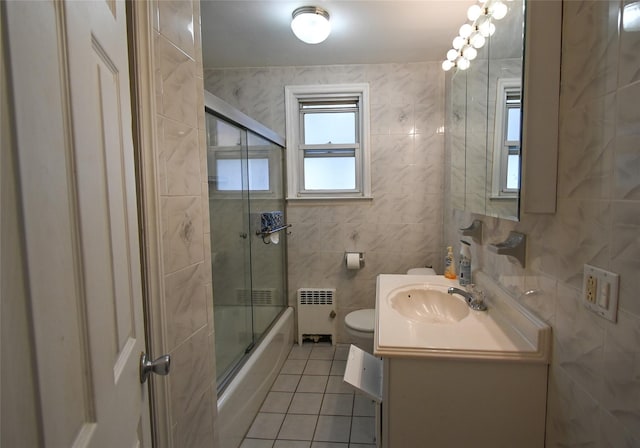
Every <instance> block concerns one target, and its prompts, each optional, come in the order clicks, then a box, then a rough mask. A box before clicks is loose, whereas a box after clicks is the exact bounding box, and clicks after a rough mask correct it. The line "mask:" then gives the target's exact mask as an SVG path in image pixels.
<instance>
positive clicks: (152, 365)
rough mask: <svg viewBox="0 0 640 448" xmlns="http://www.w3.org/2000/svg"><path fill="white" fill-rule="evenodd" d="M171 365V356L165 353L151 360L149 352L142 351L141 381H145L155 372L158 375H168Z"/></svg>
mask: <svg viewBox="0 0 640 448" xmlns="http://www.w3.org/2000/svg"><path fill="white" fill-rule="evenodd" d="M170 367H171V356H170V355H163V356H161V357H159V358H157V359H154V360H153V361H151V360H150V359H149V358H148V357H147V354H146V353H144V352H142V353H141V354H140V382H141V383H144V382H145V381H147V378H149V375H150V374H152V373H155V374H156V375H162V376H164V375H168V374H169V368H170Z"/></svg>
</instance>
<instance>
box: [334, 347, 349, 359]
mask: <svg viewBox="0 0 640 448" xmlns="http://www.w3.org/2000/svg"><path fill="white" fill-rule="evenodd" d="M348 357H349V344H338V345H336V352H335V353H334V355H333V359H337V360H339V361H346V360H347V358H348Z"/></svg>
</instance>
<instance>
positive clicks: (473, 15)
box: [442, 0, 640, 71]
mask: <svg viewBox="0 0 640 448" xmlns="http://www.w3.org/2000/svg"><path fill="white" fill-rule="evenodd" d="M478 3H480V4H477V5H472V6H471V7H470V8H469V10H468V11H467V18H468V19H469V20H470V21H471V23H465V24H464V25H462V26H461V27H460V32H459V35H458V36H456V38H455V39H453V43H452V46H453V49H452V50H449V51H448V52H447V59H446V61H444V62H443V63H442V69H443V70H445V71H449V70H451V69H452V68H454V67H457V68H458V69H459V70H466V69H468V68H469V66H470V65H471V62H470V61H472V60H473V59H475V58H476V57H477V56H478V49H479V48H482V46H484V44H485V40H486V38H487V37H489V36H492V35H493V33H495V32H496V26H495V25H494V24H493V20H500V19H502V18H504V17H505V16H506V15H507V12H509V7H508V6H507V5H506V4H504V3H503V0H478ZM636 3H640V2H636Z"/></svg>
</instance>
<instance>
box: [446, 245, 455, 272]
mask: <svg viewBox="0 0 640 448" xmlns="http://www.w3.org/2000/svg"><path fill="white" fill-rule="evenodd" d="M444 276H445V277H446V278H448V279H451V280H455V279H456V264H455V263H454V261H453V248H452V247H451V246H447V256H446V257H445V258H444Z"/></svg>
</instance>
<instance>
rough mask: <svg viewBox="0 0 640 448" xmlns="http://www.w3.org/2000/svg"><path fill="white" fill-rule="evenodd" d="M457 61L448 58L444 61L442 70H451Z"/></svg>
mask: <svg viewBox="0 0 640 448" xmlns="http://www.w3.org/2000/svg"><path fill="white" fill-rule="evenodd" d="M455 65H456V64H455V63H453V61H450V60H448V59H447V60H446V61H444V62H443V63H442V70H444V71H445V72H448V71H449V70H451V69H452V68H453V67H455Z"/></svg>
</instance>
